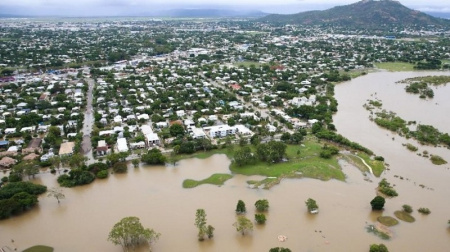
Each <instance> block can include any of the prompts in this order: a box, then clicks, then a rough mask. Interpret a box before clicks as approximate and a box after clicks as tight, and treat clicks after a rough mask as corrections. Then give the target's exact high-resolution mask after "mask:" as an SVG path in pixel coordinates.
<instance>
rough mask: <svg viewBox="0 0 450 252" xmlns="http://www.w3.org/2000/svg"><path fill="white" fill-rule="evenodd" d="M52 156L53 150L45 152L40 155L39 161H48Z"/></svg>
mask: <svg viewBox="0 0 450 252" xmlns="http://www.w3.org/2000/svg"><path fill="white" fill-rule="evenodd" d="M54 156H55V154H53V152H49V153H47V154H44V155H42V156H41V158H40V160H41V162H46V161H48V160H49V159H50V158H52V157H54Z"/></svg>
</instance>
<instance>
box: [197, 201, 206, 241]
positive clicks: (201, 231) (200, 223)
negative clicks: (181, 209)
mask: <svg viewBox="0 0 450 252" xmlns="http://www.w3.org/2000/svg"><path fill="white" fill-rule="evenodd" d="M195 226H196V227H197V228H198V235H197V236H198V240H199V241H203V240H204V239H205V238H204V236H205V234H206V231H207V230H206V213H205V210H204V209H197V212H196V213H195Z"/></svg>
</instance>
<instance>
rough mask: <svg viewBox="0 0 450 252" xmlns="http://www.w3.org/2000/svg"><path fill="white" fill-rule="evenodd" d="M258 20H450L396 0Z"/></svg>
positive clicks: (444, 23)
mask: <svg viewBox="0 0 450 252" xmlns="http://www.w3.org/2000/svg"><path fill="white" fill-rule="evenodd" d="M259 21H263V22H274V23H281V24H282V23H285V24H304V25H321V24H333V25H340V26H349V27H358V28H379V27H386V26H418V27H425V26H429V25H433V26H437V27H450V20H447V19H442V18H436V17H433V16H430V15H428V14H425V13H423V12H420V11H417V10H412V9H409V8H407V7H405V6H404V5H402V4H401V3H400V2H398V1H392V0H380V1H375V0H363V1H359V2H356V3H354V4H350V5H343V6H336V7H333V8H331V9H328V10H323V11H307V12H301V13H297V14H290V15H278V14H274V15H269V16H266V17H263V18H260V19H259Z"/></svg>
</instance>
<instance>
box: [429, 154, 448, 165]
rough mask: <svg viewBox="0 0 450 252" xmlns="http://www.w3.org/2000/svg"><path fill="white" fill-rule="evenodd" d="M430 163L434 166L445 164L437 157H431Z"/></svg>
mask: <svg viewBox="0 0 450 252" xmlns="http://www.w3.org/2000/svg"><path fill="white" fill-rule="evenodd" d="M430 160H431V163H433V164H435V165H443V164H446V163H447V161H445V160H444V159H443V158H442V157H440V156H437V155H431V158H430Z"/></svg>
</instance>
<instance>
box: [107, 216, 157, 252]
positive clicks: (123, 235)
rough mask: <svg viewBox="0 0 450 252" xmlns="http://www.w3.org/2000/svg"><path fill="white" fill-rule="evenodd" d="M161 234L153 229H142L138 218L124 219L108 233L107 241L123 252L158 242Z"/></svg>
mask: <svg viewBox="0 0 450 252" xmlns="http://www.w3.org/2000/svg"><path fill="white" fill-rule="evenodd" d="M160 235H161V234H160V233H157V232H155V231H154V230H153V229H149V228H144V227H143V226H142V224H141V222H140V221H139V218H138V217H125V218H123V219H122V220H120V221H119V222H117V223H116V224H115V225H114V227H113V228H112V229H111V232H109V236H108V241H111V242H112V243H114V244H115V245H120V246H122V249H123V251H128V250H129V249H133V250H134V249H135V248H136V247H138V246H140V245H143V244H145V243H148V244H149V245H150V246H151V243H153V242H155V241H156V240H158V238H159V236H160Z"/></svg>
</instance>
